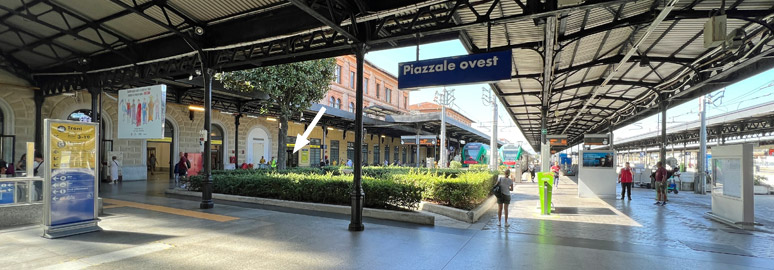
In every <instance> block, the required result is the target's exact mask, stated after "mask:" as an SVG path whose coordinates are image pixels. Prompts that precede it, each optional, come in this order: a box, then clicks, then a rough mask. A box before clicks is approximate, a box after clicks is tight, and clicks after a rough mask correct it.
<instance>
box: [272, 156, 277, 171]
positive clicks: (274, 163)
mask: <svg viewBox="0 0 774 270" xmlns="http://www.w3.org/2000/svg"><path fill="white" fill-rule="evenodd" d="M271 168H272V169H276V168H277V160H275V159H274V157H271Z"/></svg>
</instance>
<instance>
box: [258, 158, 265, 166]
mask: <svg viewBox="0 0 774 270" xmlns="http://www.w3.org/2000/svg"><path fill="white" fill-rule="evenodd" d="M259 163H260V164H261V166H263V164H266V159H264V158H263V156H261V161H259Z"/></svg>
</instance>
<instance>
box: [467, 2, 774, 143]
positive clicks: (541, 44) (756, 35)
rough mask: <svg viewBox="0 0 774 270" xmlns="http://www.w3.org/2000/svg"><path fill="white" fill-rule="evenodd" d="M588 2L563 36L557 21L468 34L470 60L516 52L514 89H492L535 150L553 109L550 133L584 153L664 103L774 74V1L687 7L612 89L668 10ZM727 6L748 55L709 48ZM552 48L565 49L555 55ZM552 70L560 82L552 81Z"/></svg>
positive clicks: (519, 6) (498, 11)
mask: <svg viewBox="0 0 774 270" xmlns="http://www.w3.org/2000/svg"><path fill="white" fill-rule="evenodd" d="M523 2H529V1H494V3H493V4H491V3H490V4H483V3H482V4H480V5H478V6H477V7H478V8H477V9H476V11H473V10H463V11H461V12H460V13H459V15H458V17H457V18H456V19H457V21H458V22H460V23H466V22H472V21H475V20H477V19H478V18H479V16H480V15H481V14H482V13H485V12H489V13H491V14H492V16H493V17H495V18H496V17H504V16H508V15H510V14H519V13H524V12H525V10H526V11H527V12H529V10H530V8H529V6H525V5H524V4H523ZM586 2H587V3H586V4H584V5H581V6H577V7H575V8H570V9H565V10H562V8H561V7H560V9H559V11H557V12H555V14H556V15H557V17H558V22H557V23H556V25H555V29H553V28H549V30H552V29H553V30H554V31H546V25H548V23H547V22H546V21H547V20H543V21H533V20H526V21H516V22H509V23H500V24H492V25H486V24H482V25H480V26H479V27H476V28H473V29H468V30H465V31H463V32H464V33H463V43H464V44H465V46H466V47H467V48H468V50H469V51H470V52H474V53H476V52H483V51H486V50H487V48H488V49H489V50H503V49H509V50H512V51H513V64H512V65H513V71H512V80H511V81H507V82H498V83H493V84H491V85H492V87H493V88H494V89H495V92H496V94H497V95H498V96H499V98H500V100H501V102H502V103H503V105H504V106H505V107H506V108H507V110H508V111H509V113H510V115H511V117H512V118H513V120H514V121H515V122H516V124H517V125H518V126H519V128H520V129H521V130H522V132H523V133H524V135H525V137H526V138H527V140H528V141H529V143H530V144H531V145H532V146H533V148H534V149H540V147H539V146H540V140H541V138H540V134H541V120H542V117H543V116H542V115H541V112H542V111H543V110H545V111H546V120H547V133H548V134H549V135H560V134H562V135H567V136H568V137H569V141H570V145H574V144H576V143H579V142H580V141H581V140H582V138H583V136H582V135H583V134H586V133H606V132H609V130H610V129H611V128H615V127H618V126H619V125H625V124H628V123H632V122H633V121H637V120H639V119H642V118H644V117H646V116H649V115H652V114H654V113H656V111H657V109H658V103H659V100H658V99H659V98H660V97H662V98H663V100H665V102H667V103H668V105H669V106H674V105H677V104H680V103H682V102H685V101H688V100H690V99H691V98H693V97H697V96H699V95H701V94H704V93H707V92H709V91H712V90H717V89H720V88H722V87H724V86H725V85H728V84H730V83H733V82H736V81H739V80H741V79H743V78H745V77H748V76H751V75H753V74H755V73H757V72H761V71H764V70H766V69H768V68H771V67H774V61H772V60H771V59H768V57H767V56H769V55H770V54H772V52H774V50H772V46H771V45H770V41H771V39H772V32H771V31H772V27H771V25H770V23H771V17H772V14H774V11H773V10H772V8H773V7H774V1H742V0H738V1H719V0H717V1H716V0H693V1H690V0H689V1H685V0H684V1H680V2H678V3H677V4H676V6H675V7H674V9H673V10H672V11H671V12H670V13H669V14H668V15H667V16H666V18H665V19H664V21H663V22H661V23H660V24H659V25H658V26H657V27H655V28H654V30H653V31H652V33H651V34H650V35H649V36H648V37H647V38H646V39H644V40H643V42H642V43H641V45H640V46H639V48H638V50H637V52H636V53H634V54H633V57H631V58H630V59H628V61H627V62H625V63H622V65H621V67H620V68H619V69H618V72H617V73H616V74H615V75H614V76H613V77H612V78H611V80H610V81H609V83H608V84H607V85H606V86H604V87H603V86H601V85H602V82H603V81H604V80H605V79H606V78H607V76H608V75H609V74H610V73H611V72H612V71H613V70H614V69H615V66H616V65H617V64H618V63H619V62H621V61H622V60H623V59H624V55H626V53H627V52H628V51H629V50H630V49H631V48H632V46H633V45H634V44H635V43H636V42H638V41H639V40H640V39H641V38H642V36H643V35H644V34H645V32H646V31H647V29H648V27H649V26H650V25H651V23H653V21H654V19H655V18H656V15H657V14H659V12H660V11H661V10H662V9H663V7H664V5H666V3H665V2H668V1H653V0H650V1H645V0H641V1H586ZM589 2H600V3H598V4H597V5H594V4H593V3H589ZM722 2H727V3H726V6H725V10H724V11H725V14H726V15H727V16H728V21H727V30H728V33H731V31H732V30H735V29H743V30H744V33H745V34H744V35H743V37H742V38H741V39H742V40H743V41H744V45H743V46H742V47H741V48H740V49H723V48H709V49H706V48H704V45H703V42H704V40H703V27H704V23H705V22H706V21H707V19H708V18H709V17H710V15H711V14H712V13H713V12H714V11H717V10H719V9H721V4H722ZM477 13H478V14H477ZM548 39H553V40H552V41H550V40H548ZM547 41H550V42H551V43H554V44H555V46H553V48H548V50H546V48H545V44H546V43H548V42H547ZM721 47H722V46H721ZM546 51H549V52H552V53H551V54H550V55H551V56H552V57H551V58H549V59H553V62H551V61H550V60H549V61H545V58H544V56H545V55H546ZM546 67H548V70H549V71H550V72H551V73H549V74H552V75H551V76H549V77H548V79H546V78H545V76H544V74H546V72H545V71H546V69H545V68H546ZM546 84H547V85H546ZM546 88H548V92H545V90H546ZM592 97H593V98H592Z"/></svg>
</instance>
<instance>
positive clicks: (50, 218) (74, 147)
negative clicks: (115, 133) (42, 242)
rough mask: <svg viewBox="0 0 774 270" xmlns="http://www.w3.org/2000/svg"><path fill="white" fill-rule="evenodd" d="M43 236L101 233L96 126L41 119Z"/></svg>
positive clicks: (54, 236)
mask: <svg viewBox="0 0 774 270" xmlns="http://www.w3.org/2000/svg"><path fill="white" fill-rule="evenodd" d="M43 128H44V138H46V139H45V141H44V143H43V146H44V147H43V149H44V164H46V168H45V170H44V179H45V181H44V184H43V194H44V212H43V213H44V214H43V225H44V230H43V236H44V237H46V238H59V237H64V236H70V235H75V234H81V233H86V232H93V231H99V230H101V229H100V228H99V227H98V226H97V222H98V220H99V219H98V208H97V207H98V206H97V203H98V201H97V196H98V194H99V190H98V189H99V184H98V183H97V181H98V179H97V162H98V160H97V157H98V153H97V147H98V141H99V140H98V138H99V134H98V133H97V132H98V130H99V126H98V125H97V123H83V122H75V121H64V120H53V119H45V120H44V125H43Z"/></svg>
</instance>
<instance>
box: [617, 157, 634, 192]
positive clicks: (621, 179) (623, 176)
mask: <svg viewBox="0 0 774 270" xmlns="http://www.w3.org/2000/svg"><path fill="white" fill-rule="evenodd" d="M632 182H633V181H632V168H631V167H629V162H626V165H625V166H624V168H623V169H621V173H620V174H619V175H618V183H621V200H623V199H624V194H625V193H627V191H628V195H629V196H628V197H629V200H630V201H631V200H632Z"/></svg>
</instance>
